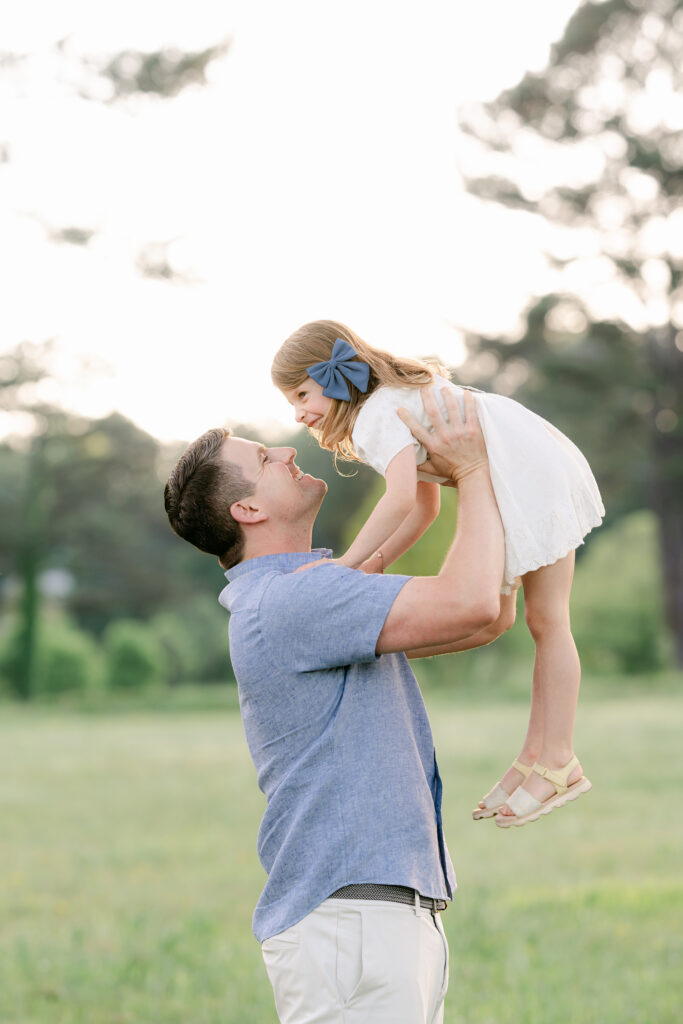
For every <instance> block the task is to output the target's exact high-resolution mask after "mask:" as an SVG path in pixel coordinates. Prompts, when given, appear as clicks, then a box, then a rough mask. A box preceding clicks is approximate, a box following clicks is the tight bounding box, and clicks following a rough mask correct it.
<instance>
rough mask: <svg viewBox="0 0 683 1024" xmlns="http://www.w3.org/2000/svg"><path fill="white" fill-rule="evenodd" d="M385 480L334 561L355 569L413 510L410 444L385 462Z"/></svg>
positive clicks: (413, 468) (414, 483)
mask: <svg viewBox="0 0 683 1024" xmlns="http://www.w3.org/2000/svg"><path fill="white" fill-rule="evenodd" d="M386 483H387V489H386V491H385V493H384V494H383V495H382V497H381V498H380V500H379V501H378V502H377V504H376V505H375V507H374V509H373V510H372V512H371V513H370V515H369V517H368V519H367V521H366V523H365V525H364V526H363V527H362V528H361V530H360V532H359V534H358V536H357V537H356V539H355V540H354V541H353V543H352V544H351V547H350V548H349V549H348V551H347V552H346V553H345V554H344V555H342V556H341V558H338V559H335V561H337V562H340V563H341V564H342V565H348V566H350V567H351V568H352V569H357V568H358V567H359V566H360V565H361V564H362V563H363V562H365V561H366V559H368V558H369V557H370V556H371V555H373V554H374V553H375V551H377V549H378V548H382V545H384V544H386V542H387V541H388V540H389V539H390V538H393V536H394V534H395V533H396V532H397V530H398V529H399V527H401V526H402V524H403V523H404V521H405V520H406V519H407V518H408V517H409V516H410V515H411V514H412V512H413V510H414V507H415V503H416V498H417V466H416V464H415V449H414V447H413V446H412V445H408V447H406V448H404V449H403V450H402V451H400V452H399V453H398V455H395V456H394V458H393V459H392V460H391V462H390V463H389V465H388V466H387V471H386ZM425 529H426V526H425ZM394 557H396V556H394Z"/></svg>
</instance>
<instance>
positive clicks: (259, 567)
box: [225, 548, 332, 583]
mask: <svg viewBox="0 0 683 1024" xmlns="http://www.w3.org/2000/svg"><path fill="white" fill-rule="evenodd" d="M319 558H332V551H331V549H330V548H313V550H312V551H285V552H283V553H282V554H279V555H261V556H260V557H259V558H248V559H247V560H246V562H238V563H237V565H233V567H232V569H228V571H227V572H226V573H225V576H226V579H227V580H228V582H229V583H232V582H233V580H236V579H237V578H238V577H239V576H244V575H246V574H247V573H249V572H256V571H258V572H264V571H265V570H267V569H278V570H279V571H280V572H294V570H295V569H298V568H299V566H301V565H306V563H307V562H315V561H317V559H319Z"/></svg>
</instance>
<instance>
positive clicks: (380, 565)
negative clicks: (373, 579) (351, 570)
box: [358, 551, 384, 575]
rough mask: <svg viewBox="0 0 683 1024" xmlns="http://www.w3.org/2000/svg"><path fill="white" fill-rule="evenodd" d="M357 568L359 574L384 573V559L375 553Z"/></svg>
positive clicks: (378, 553) (377, 552)
mask: <svg viewBox="0 0 683 1024" xmlns="http://www.w3.org/2000/svg"><path fill="white" fill-rule="evenodd" d="M358 568H359V569H360V571H361V572H366V573H368V574H369V575H372V573H382V572H384V558H383V557H382V556H381V553H380V552H379V551H376V552H375V553H374V555H370V557H369V558H366V560H365V561H364V562H362V563H361V564H360V565H359V566H358Z"/></svg>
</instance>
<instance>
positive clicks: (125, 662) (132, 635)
mask: <svg viewBox="0 0 683 1024" xmlns="http://www.w3.org/2000/svg"><path fill="white" fill-rule="evenodd" d="M104 650H105V655H106V680H107V686H108V687H109V688H110V689H111V690H137V689H142V688H143V687H146V686H150V685H153V684H154V683H158V682H160V681H161V680H162V678H163V676H164V672H165V663H164V653H163V651H162V649H161V646H160V645H159V643H158V642H157V640H156V638H155V637H154V635H153V634H152V633H151V631H150V630H149V629H148V628H147V627H146V626H144V625H143V624H142V623H140V622H136V621H135V620H133V619H118V620H117V621H116V622H112V623H111V625H109V626H107V629H106V630H105V633H104Z"/></svg>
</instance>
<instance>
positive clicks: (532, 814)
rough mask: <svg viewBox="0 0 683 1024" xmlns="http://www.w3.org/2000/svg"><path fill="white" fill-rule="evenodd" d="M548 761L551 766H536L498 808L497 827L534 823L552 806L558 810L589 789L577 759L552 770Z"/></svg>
mask: <svg viewBox="0 0 683 1024" xmlns="http://www.w3.org/2000/svg"><path fill="white" fill-rule="evenodd" d="M548 760H550V761H551V765H541V764H536V765H535V766H534V770H533V771H532V772H531V774H530V775H529V778H528V779H527V780H526V781H525V782H524V784H523V785H521V786H519V787H518V789H517V790H516V791H515V794H514V798H511V799H510V801H509V802H508V803H506V804H503V805H502V806H501V807H500V809H499V811H498V814H497V816H496V824H497V825H503V826H505V825H524V824H525V823H526V822H527V821H536V819H537V818H540V817H541V815H542V814H546V813H548V811H550V810H552V809H553V808H554V807H561V806H562V805H563V804H565V803H567V802H569V801H570V800H575V799H576V797H578V796H580V795H581V794H582V793H587V792H588V790H589V789H591V783H590V781H589V780H588V779H587V778H585V776H584V774H583V771H582V770H581V764H580V763H579V760H578V758H577V757H575V756H574V755H572V756H571V757H570V759H569V760H568V761H567V762H566V763H565V764H563V765H560V766H559V767H552V759H550V758H549V759H548ZM510 804H511V805H512V807H510V806H509V805H510Z"/></svg>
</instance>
